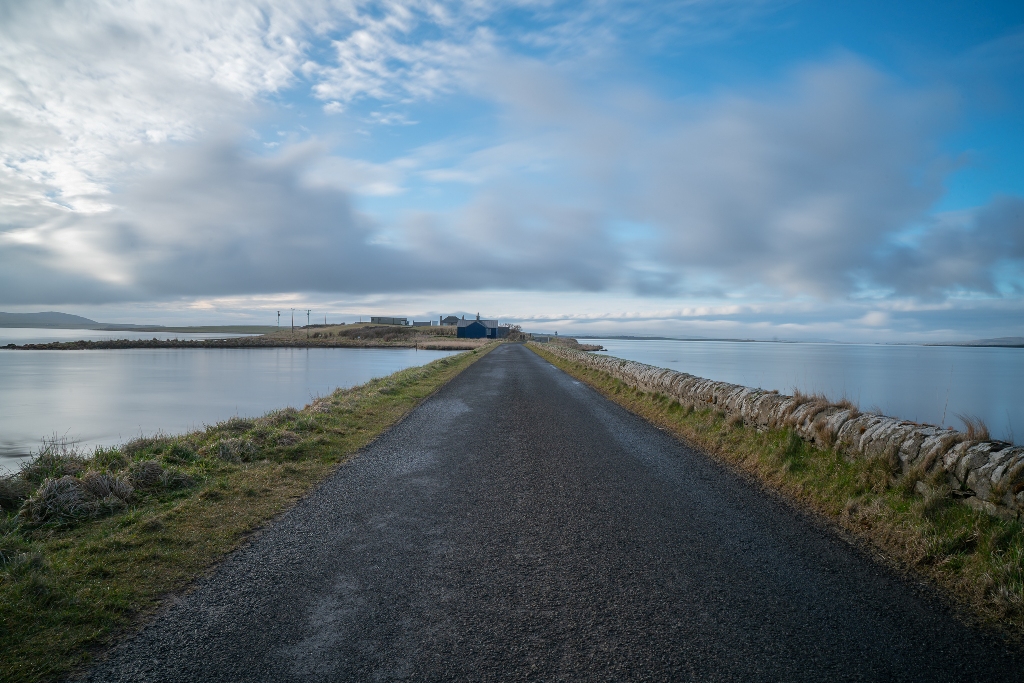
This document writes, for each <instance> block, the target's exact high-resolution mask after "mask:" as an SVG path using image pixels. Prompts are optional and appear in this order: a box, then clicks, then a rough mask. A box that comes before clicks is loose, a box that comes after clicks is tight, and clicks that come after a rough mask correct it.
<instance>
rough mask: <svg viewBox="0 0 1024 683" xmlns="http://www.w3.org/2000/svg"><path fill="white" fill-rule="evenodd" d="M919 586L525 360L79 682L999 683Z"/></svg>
mask: <svg viewBox="0 0 1024 683" xmlns="http://www.w3.org/2000/svg"><path fill="white" fill-rule="evenodd" d="M1022 665H1024V658H1022V656H1021V655H1020V654H1019V653H1016V654H1015V653H1014V652H1011V651H1008V650H1006V649H1005V648H1003V647H1002V646H1001V645H1000V643H999V642H998V641H997V640H995V639H993V638H991V637H989V636H985V635H983V634H981V633H979V632H977V631H975V630H972V629H970V628H968V627H966V626H964V625H963V624H962V623H961V622H959V621H957V620H956V619H955V618H954V617H953V616H952V614H951V613H950V612H949V611H948V610H946V609H945V608H943V607H942V605H941V604H939V603H938V601H936V600H935V599H934V598H933V597H932V596H930V594H929V592H928V591H927V590H924V589H921V588H919V587H915V586H914V585H913V584H912V583H910V582H908V581H905V580H903V579H901V578H900V577H898V576H896V575H895V574H893V573H892V572H891V571H889V570H887V569H885V568H884V567H881V566H879V565H878V564H876V563H875V562H873V561H872V560H870V559H869V558H867V557H866V556H865V555H864V554H862V553H861V552H859V551H858V550H856V549H855V548H853V547H851V546H850V545H849V544H848V543H846V542H844V541H843V540H841V539H840V538H839V537H838V536H836V535H835V534H834V533H833V532H831V531H829V530H828V529H827V528H825V527H824V526H823V525H821V524H819V523H817V522H815V521H814V520H813V519H810V518H808V517H807V516H806V515H805V514H803V513H801V512H799V511H797V510H794V509H793V508H791V507H790V506H788V505H786V504H784V503H782V502H780V501H779V500H778V499H776V498H775V497H774V496H772V495H769V494H766V493H765V492H763V491H761V490H759V489H758V488H757V487H755V486H752V485H751V484H750V483H749V482H746V481H744V480H743V479H742V478H741V477H739V476H737V475H736V474H734V473H732V472H730V471H729V470H728V469H727V468H725V467H723V466H721V465H719V464H717V463H716V462H714V461H712V460H711V459H710V458H708V457H707V456H705V455H703V454H701V453H700V452H698V451H695V450H692V449H690V448H688V447H687V446H685V445H683V444H682V443H680V442H679V441H677V440H676V439H674V438H673V437H671V436H669V435H668V434H666V433H665V432H662V431H660V430H658V429H657V428H655V427H653V426H651V425H650V424H648V423H646V422H644V421H643V420H641V419H639V418H637V417H636V416H634V415H632V414H630V413H628V412H627V411H625V410H623V409H622V408H620V407H619V406H617V405H615V404H614V403H612V402H610V401H608V400H607V399H605V398H603V397H602V396H600V395H599V394H598V393H596V392H595V391H593V390H592V389H591V388H589V387H587V386H586V385H584V384H582V383H580V382H577V381H576V380H574V379H572V378H571V377H569V376H568V375H566V374H565V373H563V372H562V371H560V370H558V369H556V368H555V367H553V366H552V365H550V364H549V363H547V362H546V361H544V360H542V359H541V358H539V357H538V356H536V355H534V354H533V353H532V352H531V351H529V350H528V349H526V348H525V347H523V346H519V345H505V346H502V347H499V348H498V349H496V350H495V351H493V352H492V353H490V354H489V355H487V356H485V357H484V358H483V359H481V360H480V361H478V362H477V363H476V364H474V365H473V366H471V367H470V368H469V369H467V370H466V371H465V372H463V373H462V374H461V375H460V376H458V377H457V378H456V379H455V380H453V381H452V382H451V383H450V384H449V385H448V386H446V387H445V388H444V389H442V390H441V391H440V392H438V393H437V394H436V395H435V396H433V397H432V398H430V399H429V400H427V401H426V402H425V403H424V404H423V405H421V406H420V407H419V408H417V409H416V410H415V411H414V412H413V413H411V414H410V415H409V416H408V417H407V418H406V419H405V420H404V421H402V422H401V423H400V424H398V425H397V426H395V427H394V428H392V429H391V430H390V431H389V432H387V433H386V434H384V435H383V436H382V437H381V438H379V439H378V440H377V441H376V442H374V443H373V444H372V445H371V446H369V447H368V448H367V449H366V450H365V451H364V452H363V453H361V454H359V455H358V457H356V458H354V459H353V460H352V461H351V462H350V463H349V464H347V465H344V466H342V467H341V468H340V469H339V470H338V471H337V473H336V474H335V475H333V476H332V477H331V478H330V479H329V480H327V481H326V482H325V483H324V484H323V485H321V486H320V487H318V488H317V489H316V490H315V491H314V492H313V493H311V494H310V495H309V496H307V497H306V498H305V499H303V500H302V501H301V502H300V503H299V504H298V505H297V506H296V507H295V508H294V509H293V510H292V511H290V512H289V513H288V514H286V515H284V516H282V517H281V518H280V519H278V520H277V521H276V522H274V523H273V524H272V525H270V526H269V527H268V528H267V529H265V530H264V531H263V532H261V533H260V534H258V535H257V537H256V538H255V539H254V541H253V542H252V543H251V544H249V545H248V546H246V547H245V548H243V549H242V550H240V551H238V552H236V553H234V554H233V555H232V556H231V557H230V558H228V560H227V561H226V562H225V563H224V564H223V565H222V566H221V567H220V568H219V569H218V570H217V571H216V572H214V573H213V574H212V575H211V576H210V577H208V578H206V579H204V580H202V581H201V582H200V583H199V585H198V586H197V587H196V589H195V590H194V591H191V592H189V593H188V594H186V595H184V596H182V598H181V600H180V601H179V602H177V603H176V604H175V605H174V606H173V607H171V608H169V609H167V610H165V611H164V612H163V613H162V614H161V615H160V616H159V618H158V619H156V621H155V622H154V623H153V624H151V625H150V626H149V627H147V628H146V629H145V630H143V631H142V632H141V633H140V634H139V635H138V636H136V637H135V638H133V639H131V640H129V641H127V642H125V643H124V644H122V645H121V646H119V647H118V648H117V649H116V650H114V652H113V653H112V655H111V657H110V658H109V659H108V660H106V661H105V662H103V663H101V664H100V665H98V666H97V667H96V668H94V669H93V670H92V671H91V672H90V674H89V676H88V679H89V680H91V681H97V682H98V681H105V682H106V681H133V682H135V681H161V682H173V681H204V682H205V681H303V682H309V681H348V680H351V681H373V680H385V681H387V680H403V679H409V680H520V679H531V678H532V679H537V680H579V681H591V680H673V681H689V680H692V681H830V682H835V681H854V680H865V681H882V680H886V681H889V680H893V681H896V680H906V681H967V680H970V681H986V680H991V681H1011V680H1020V679H1021V678H1022V677H1024V666H1022Z"/></svg>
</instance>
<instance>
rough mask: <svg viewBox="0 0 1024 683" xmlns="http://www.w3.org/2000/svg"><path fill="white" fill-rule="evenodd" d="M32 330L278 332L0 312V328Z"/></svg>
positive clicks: (252, 327)
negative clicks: (167, 325) (101, 321)
mask: <svg viewBox="0 0 1024 683" xmlns="http://www.w3.org/2000/svg"><path fill="white" fill-rule="evenodd" d="M2 327H32V328H48V329H51V330H110V331H111V332H188V333H191V334H197V333H204V332H205V333H207V334H210V333H212V334H267V333H270V332H273V331H275V330H277V329H278V328H276V327H274V326H272V325H202V326H191V325H178V326H175V327H164V326H163V325H132V324H130V323H99V322H96V321H95V320H90V319H89V318H83V317H82V316H80V315H71V314H70V313H58V312H57V311H44V312H42V313H4V312H2V311H0V328H2Z"/></svg>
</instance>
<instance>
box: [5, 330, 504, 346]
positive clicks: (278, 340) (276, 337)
mask: <svg viewBox="0 0 1024 683" xmlns="http://www.w3.org/2000/svg"><path fill="white" fill-rule="evenodd" d="M455 335H456V328H455V327H450V326H444V327H442V326H437V327H406V326H401V325H371V324H369V323H355V324H352V325H315V326H310V327H309V328H296V329H295V330H291V329H285V330H278V331H274V332H271V333H268V334H260V335H252V336H246V337H224V338H220V339H104V340H98V341H86V340H78V341H67V342H50V343H46V344H21V345H17V344H8V345H7V346H5V347H3V348H6V349H10V350H21V351H82V350H94V349H252V348H292V347H299V348H409V349H411V348H418V349H427V350H436V351H466V350H470V349H476V348H480V347H481V346H484V345H485V344H487V343H488V340H487V339H458V338H456V336H455Z"/></svg>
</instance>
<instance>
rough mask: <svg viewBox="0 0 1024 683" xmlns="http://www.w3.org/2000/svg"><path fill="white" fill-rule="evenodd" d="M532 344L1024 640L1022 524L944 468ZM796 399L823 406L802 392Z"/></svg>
mask: <svg viewBox="0 0 1024 683" xmlns="http://www.w3.org/2000/svg"><path fill="white" fill-rule="evenodd" d="M530 348H531V349H532V350H534V351H535V352H537V353H538V354H539V355H541V356H542V357H544V358H545V359H547V360H548V361H550V362H551V363H553V364H554V365H556V366H557V367H559V368H561V369H563V370H565V371H566V372H568V373H569V374H570V375H573V376H574V377H576V378H577V379H580V380H582V381H585V382H587V383H588V384H590V385H591V386H593V387H594V388H595V389H597V390H598V391H600V392H601V393H603V394H604V395H605V396H607V397H609V398H610V399H612V400H613V401H615V402H617V403H619V404H620V405H622V406H623V407H625V408H627V409H628V410H630V411H632V412H634V413H636V414H638V415H640V416H642V417H644V418H646V419H647V420H649V421H651V422H652V423H654V424H656V425H658V426H660V427H663V428H665V429H667V430H669V431H672V432H673V433H675V434H676V435H677V436H679V437H680V438H682V439H683V440H685V441H687V442H689V443H692V444H693V445H695V446H697V447H699V448H700V449H701V450H703V451H705V452H707V453H708V454H710V455H711V456H713V457H715V458H716V459H718V460H720V461H722V462H724V463H726V464H728V465H730V466H731V467H733V468H735V469H736V470H739V471H741V472H743V473H745V474H746V475H748V476H753V477H755V478H756V479H758V480H760V481H761V482H763V483H764V484H766V485H767V486H768V487H769V488H771V489H774V490H775V491H778V492H780V493H781V494H783V495H784V496H785V497H786V498H787V499H789V500H791V501H793V502H795V503H797V504H798V505H800V506H801V507H804V508H807V509H810V510H813V511H814V512H816V513H818V514H821V515H823V516H824V517H826V518H828V519H829V520H831V521H832V522H833V523H835V524H837V525H838V526H840V527H841V528H843V529H844V530H846V531H847V532H850V533H852V534H853V535H854V536H855V537H857V538H858V539H860V540H861V541H862V542H863V543H864V547H865V549H867V550H868V551H869V552H871V553H872V554H874V555H875V556H876V557H877V558H878V559H879V560H880V561H883V562H886V563H888V564H889V565H890V566H893V567H895V568H896V569H898V570H900V571H903V572H908V573H910V574H912V575H914V576H917V577H921V578H924V579H926V580H928V581H929V582H931V583H932V584H933V585H934V586H936V587H937V588H939V590H940V592H941V593H942V594H943V595H944V596H946V597H947V598H948V599H949V600H950V601H951V603H952V604H954V605H956V606H957V607H959V608H961V610H960V613H961V614H962V615H963V616H964V617H965V618H966V619H968V620H971V621H974V622H976V623H979V624H982V625H985V626H988V627H995V628H997V629H998V630H1000V631H1001V632H1002V633H1004V634H1006V635H1008V636H1010V637H1011V638H1013V639H1015V640H1018V641H1021V640H1024V525H1022V524H1021V522H1020V521H1018V520H1011V519H1000V518H997V517H993V516H991V515H988V514H986V513H984V512H981V511H978V510H975V509H973V508H971V507H968V506H966V505H964V504H963V503H961V502H960V500H959V497H960V496H962V495H963V493H962V492H958V491H956V490H953V489H951V488H950V486H949V485H948V484H947V483H946V479H945V477H944V476H943V474H942V473H941V472H939V471H936V470H929V469H928V465H927V464H925V466H924V467H922V468H920V469H917V470H911V471H908V472H906V473H901V469H900V466H899V461H898V457H897V453H896V452H895V450H890V451H889V452H886V453H882V454H879V455H876V456H874V457H872V458H858V459H853V458H849V457H846V456H844V455H843V454H841V453H839V452H838V451H837V450H836V449H835V448H834V447H829V448H819V447H818V446H815V445H814V444H811V443H808V442H805V441H804V440H803V439H801V438H800V437H799V435H797V433H796V432H795V431H794V430H793V429H792V428H790V427H787V428H784V429H780V430H764V431H759V430H757V429H754V428H751V427H746V426H743V424H742V421H738V420H736V419H735V418H728V417H726V416H725V414H724V413H722V412H721V411H719V410H718V409H717V408H715V407H714V406H713V405H701V406H687V405H680V404H678V402H676V401H672V400H669V401H666V400H664V399H663V398H662V397H661V396H658V395H653V396H652V395H649V394H646V393H645V392H643V391H640V390H637V389H634V388H632V387H630V386H629V385H627V384H625V383H624V382H622V381H621V380H619V379H617V378H614V377H612V376H611V375H609V374H607V373H605V372H602V371H600V370H596V369H593V368H589V367H586V366H583V365H581V364H578V363H574V362H571V361H567V360H564V359H562V358H560V357H558V356H555V355H553V354H551V353H548V352H546V351H544V350H543V348H538V347H537V346H536V345H530ZM798 400H799V401H800V402H801V403H811V402H815V403H817V402H821V403H828V402H827V400H826V399H825V398H824V397H821V396H814V395H807V394H801V395H800V396H799V398H798ZM677 405H680V407H676V406H677ZM830 405H834V404H830ZM845 407H848V408H851V409H852V408H855V407H856V406H853V404H849V406H845ZM961 419H963V418H961ZM964 422H965V423H967V422H968V421H967V420H966V419H965V420H964ZM812 424H815V423H812ZM983 427H984V425H983V424H982V425H978V424H977V423H975V427H974V431H973V433H972V434H968V435H967V438H969V439H971V438H975V439H980V438H984V436H983V435H984V433H985V432H984V430H983Z"/></svg>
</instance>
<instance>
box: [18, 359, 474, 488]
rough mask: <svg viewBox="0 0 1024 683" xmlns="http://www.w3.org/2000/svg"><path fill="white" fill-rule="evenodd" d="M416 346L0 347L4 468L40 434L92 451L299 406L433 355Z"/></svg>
mask: <svg viewBox="0 0 1024 683" xmlns="http://www.w3.org/2000/svg"><path fill="white" fill-rule="evenodd" d="M452 353H454V352H451V351H422V350H416V349H126V350H116V351H110V350H104V351H3V350H0V468H2V469H8V470H9V469H12V468H14V467H16V466H17V463H18V462H19V461H20V460H22V459H23V458H24V457H25V456H26V455H27V454H28V452H29V451H30V450H38V448H39V445H40V441H41V439H42V438H43V437H51V436H54V435H57V436H59V437H60V436H66V437H67V438H69V439H71V440H73V441H75V442H77V443H79V444H80V446H81V447H83V448H85V449H87V450H89V449H91V448H92V447H93V446H96V445H113V444H117V443H121V442H123V441H125V440H127V439H130V438H133V437H135V436H138V435H140V434H153V433H156V432H159V431H163V432H165V433H168V434H175V433H180V432H185V431H188V430H190V429H195V428H199V427H202V426H203V425H204V424H212V423H215V422H219V421H221V420H225V419H227V418H229V417H231V416H233V415H240V416H256V415H262V414H264V413H266V412H267V411H270V410H273V409H277V408H284V407H286V406H295V407H301V406H303V405H305V404H307V403H309V401H310V400H311V399H312V398H313V397H315V396H322V395H326V394H328V393H330V392H332V391H333V390H334V389H336V388H338V387H351V386H356V385H358V384H362V383H364V382H366V381H368V380H370V379H372V378H374V377H383V376H385V375H389V374H391V373H393V372H396V371H398V370H401V369H403V368H408V367H412V366H416V365H423V364H425V363H428V362H430V361H432V360H435V359H437V358H443V357H444V356H449V355H452Z"/></svg>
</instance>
